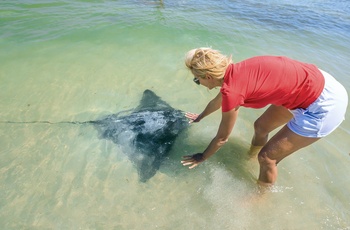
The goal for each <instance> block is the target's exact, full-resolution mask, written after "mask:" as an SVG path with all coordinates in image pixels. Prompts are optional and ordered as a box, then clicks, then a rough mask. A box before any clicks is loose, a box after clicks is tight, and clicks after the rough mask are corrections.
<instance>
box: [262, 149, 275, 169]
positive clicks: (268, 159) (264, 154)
mask: <svg viewBox="0 0 350 230" xmlns="http://www.w3.org/2000/svg"><path fill="white" fill-rule="evenodd" d="M258 161H259V164H260V166H265V167H269V166H276V164H277V163H276V160H275V159H272V158H271V157H269V156H268V154H267V152H265V151H260V153H259V154H258Z"/></svg>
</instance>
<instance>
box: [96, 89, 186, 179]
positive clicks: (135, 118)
mask: <svg viewBox="0 0 350 230" xmlns="http://www.w3.org/2000/svg"><path fill="white" fill-rule="evenodd" d="M91 123H93V125H94V126H95V128H96V129H97V130H98V131H99V134H100V137H101V138H104V139H107V140H111V141H112V142H113V143H115V144H117V145H118V146H120V147H121V149H122V151H123V152H124V153H125V154H126V155H127V156H128V158H129V159H130V161H131V162H133V164H134V165H135V167H136V169H137V171H138V174H139V179H140V181H142V182H146V181H147V180H149V179H150V178H151V177H153V176H154V175H155V174H156V172H157V170H158V169H159V167H160V165H161V164H162V162H163V161H164V159H166V157H167V156H168V154H169V152H170V150H171V148H172V146H173V145H174V143H175V140H176V138H177V136H178V135H179V134H180V133H181V131H183V130H184V129H185V128H187V127H188V120H187V118H186V117H185V116H184V113H183V112H182V111H181V110H177V109H174V108H172V107H171V106H170V105H169V104H168V103H166V102H165V101H163V100H162V99H161V98H160V97H158V96H157V95H156V94H155V93H154V92H152V91H151V90H145V91H144V92H143V96H142V99H141V101H140V104H139V105H138V106H137V107H136V108H135V109H133V110H131V111H129V112H121V113H117V114H112V115H109V116H107V117H105V118H103V119H101V120H97V121H93V122H91Z"/></svg>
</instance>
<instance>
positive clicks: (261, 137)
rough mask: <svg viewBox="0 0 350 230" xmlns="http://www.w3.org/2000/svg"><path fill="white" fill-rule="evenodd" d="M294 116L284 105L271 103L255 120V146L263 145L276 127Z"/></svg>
mask: <svg viewBox="0 0 350 230" xmlns="http://www.w3.org/2000/svg"><path fill="white" fill-rule="evenodd" d="M292 118H293V115H292V113H291V112H290V111H289V110H288V109H286V108H284V107H282V106H275V105H271V106H270V107H269V108H268V109H267V110H266V111H265V112H264V113H263V114H262V115H261V116H260V117H259V118H258V119H257V120H256V121H255V122H254V136H253V139H252V145H253V146H263V145H265V143H266V142H267V140H268V135H269V133H270V132H271V131H273V130H274V129H276V128H278V127H280V126H281V125H284V124H286V123H287V122H288V121H289V120H290V119H292Z"/></svg>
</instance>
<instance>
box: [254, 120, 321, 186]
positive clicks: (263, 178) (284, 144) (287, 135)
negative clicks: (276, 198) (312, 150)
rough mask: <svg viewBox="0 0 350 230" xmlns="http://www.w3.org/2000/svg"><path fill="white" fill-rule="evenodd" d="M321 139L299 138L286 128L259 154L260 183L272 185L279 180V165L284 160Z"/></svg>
mask: <svg viewBox="0 0 350 230" xmlns="http://www.w3.org/2000/svg"><path fill="white" fill-rule="evenodd" d="M319 139H320V138H309V137H303V136H299V135H298V134H295V133H294V132H292V131H291V130H290V129H289V128H288V127H287V126H284V127H283V128H282V129H281V130H280V131H279V132H278V133H276V135H274V136H273V137H272V138H271V139H270V140H269V141H268V142H267V143H266V144H265V146H264V147H263V148H262V150H261V151H260V153H259V156H258V160H259V164H260V174H259V180H258V183H259V184H262V185H272V184H273V183H274V182H275V181H276V179H277V164H278V163H279V162H280V161H281V160H282V159H283V158H285V157H287V156H288V155H290V154H292V153H294V152H295V151H297V150H299V149H301V148H303V147H306V146H308V145H310V144H312V143H314V142H316V141H317V140H319Z"/></svg>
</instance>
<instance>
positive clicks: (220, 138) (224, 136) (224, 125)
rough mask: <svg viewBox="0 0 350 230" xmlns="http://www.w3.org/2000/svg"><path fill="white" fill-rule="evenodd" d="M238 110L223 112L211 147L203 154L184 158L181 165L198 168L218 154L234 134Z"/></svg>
mask: <svg viewBox="0 0 350 230" xmlns="http://www.w3.org/2000/svg"><path fill="white" fill-rule="evenodd" d="M238 108H239V107H237V108H234V109H232V110H231V111H228V112H223V113H222V119H221V123H220V126H219V130H218V132H217V134H216V136H215V137H214V138H213V140H212V141H211V142H210V144H209V146H208V147H207V148H206V149H205V151H204V152H203V153H197V154H194V155H191V156H184V157H183V158H184V159H183V161H181V163H182V164H183V165H184V166H187V165H190V167H189V168H190V169H192V168H194V167H196V166H197V165H199V164H200V163H201V162H203V161H204V160H206V159H208V158H209V157H210V156H212V155H213V154H214V153H216V152H217V151H218V150H219V149H220V148H221V146H223V145H224V144H225V143H226V142H227V140H228V137H229V135H230V133H231V132H232V129H233V127H234V125H235V123H236V120H237V117H238Z"/></svg>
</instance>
